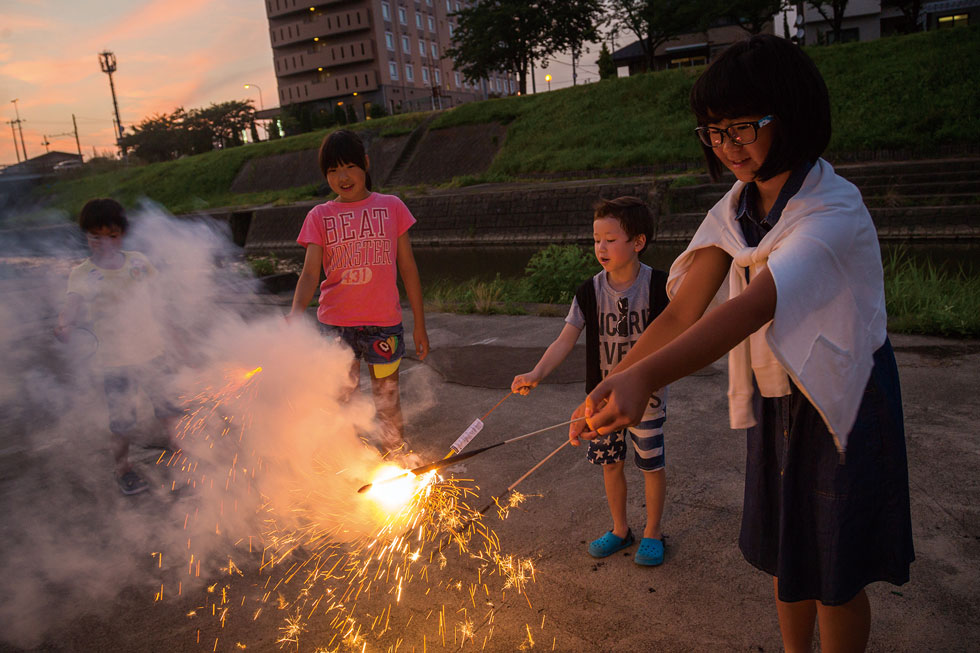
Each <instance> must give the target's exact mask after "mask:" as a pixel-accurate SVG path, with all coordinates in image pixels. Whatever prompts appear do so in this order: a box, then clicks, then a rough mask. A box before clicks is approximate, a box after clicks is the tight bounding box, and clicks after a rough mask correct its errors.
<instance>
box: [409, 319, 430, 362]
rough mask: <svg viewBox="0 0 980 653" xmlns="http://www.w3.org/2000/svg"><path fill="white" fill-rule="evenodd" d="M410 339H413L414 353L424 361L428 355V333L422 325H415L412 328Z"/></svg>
mask: <svg viewBox="0 0 980 653" xmlns="http://www.w3.org/2000/svg"><path fill="white" fill-rule="evenodd" d="M412 339H413V340H414V341H415V355H416V356H418V357H419V360H420V361H424V360H425V357H426V356H428V355H429V333H428V332H427V331H426V330H425V327H424V326H419V325H416V326H415V328H414V329H413V330H412Z"/></svg>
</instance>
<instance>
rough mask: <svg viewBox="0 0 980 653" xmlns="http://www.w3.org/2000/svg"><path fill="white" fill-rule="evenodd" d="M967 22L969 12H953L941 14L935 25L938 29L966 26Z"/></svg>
mask: <svg viewBox="0 0 980 653" xmlns="http://www.w3.org/2000/svg"><path fill="white" fill-rule="evenodd" d="M969 23H970V15H969V14H955V15H953V16H942V17H941V18H940V19H939V21H938V22H937V23H936V27H938V28H940V29H947V28H950V27H966V26H967V25H968V24H969Z"/></svg>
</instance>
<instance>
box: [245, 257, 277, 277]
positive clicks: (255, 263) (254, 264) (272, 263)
mask: <svg viewBox="0 0 980 653" xmlns="http://www.w3.org/2000/svg"><path fill="white" fill-rule="evenodd" d="M278 263H279V259H278V257H277V256H276V255H275V254H269V255H268V256H256V257H253V258H250V259H249V260H248V264H249V266H250V267H251V268H252V272H253V273H254V274H255V276H257V277H267V276H269V275H271V274H275V273H276V271H277V270H278V269H279V265H278Z"/></svg>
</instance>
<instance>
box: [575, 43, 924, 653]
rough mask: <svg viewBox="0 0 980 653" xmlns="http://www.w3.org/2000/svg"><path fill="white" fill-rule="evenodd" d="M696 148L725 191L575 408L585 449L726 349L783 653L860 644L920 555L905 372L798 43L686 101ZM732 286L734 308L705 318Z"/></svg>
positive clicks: (705, 80) (736, 52) (750, 546)
mask: <svg viewBox="0 0 980 653" xmlns="http://www.w3.org/2000/svg"><path fill="white" fill-rule="evenodd" d="M691 107H692V109H693V110H694V113H695V115H696V116H697V121H698V125H699V126H698V128H697V130H696V132H697V136H698V137H699V138H700V140H701V144H702V148H703V150H704V153H705V157H706V159H707V162H708V170H709V172H710V173H711V175H712V177H714V178H717V177H718V176H719V174H720V173H721V172H722V170H723V169H724V168H727V169H728V170H730V171H731V172H732V173H733V174H734V175H735V178H736V182H735V184H734V185H733V186H732V189H731V190H730V191H729V192H728V193H727V194H726V195H725V196H724V197H723V198H722V199H721V200H720V201H719V202H718V203H717V204H716V205H715V206H714V207H713V208H712V209H711V210H710V211H709V212H708V215H707V217H706V218H705V220H704V222H703V223H702V224H701V227H700V228H699V229H698V231H697V233H696V234H695V236H694V239H693V240H692V241H691V243H690V245H689V246H688V248H687V249H686V250H685V252H684V253H683V254H681V255H680V257H679V258H678V259H677V260H676V261H675V262H674V264H673V266H671V270H670V275H669V279H668V282H667V290H668V294H669V295H670V297H671V302H670V304H669V305H668V307H667V308H666V309H665V310H664V312H663V313H662V314H661V315H660V317H658V318H657V319H656V320H655V321H654V322H653V323H652V324H651V325H650V327H649V328H648V329H647V330H646V331H645V332H644V334H643V336H642V337H641V338H640V340H639V342H638V343H637V344H636V346H635V347H634V348H633V349H632V350H631V351H630V352H629V354H628V355H627V356H626V358H625V359H624V361H623V362H622V363H621V364H620V366H619V367H618V368H617V370H616V373H614V374H611V375H610V376H609V377H607V378H606V379H605V380H604V381H603V382H602V383H600V384H599V385H598V386H597V387H596V388H595V389H594V390H593V391H592V392H591V393H590V395H589V397H588V399H587V400H586V403H585V404H584V405H583V406H582V407H580V408H579V410H578V411H576V416H578V415H580V414H583V413H584V414H585V415H586V416H587V417H588V426H586V427H583V426H581V425H580V424H577V425H573V428H572V430H571V431H570V438H572V440H573V441H575V440H577V439H578V437H584V438H586V439H592V438H595V437H596V436H597V435H599V434H605V433H608V432H610V431H613V430H615V429H621V428H623V427H624V426H626V425H629V424H635V423H636V422H637V421H639V419H640V416H641V414H642V412H643V409H644V408H645V402H646V397H648V396H649V394H650V392H651V391H652V390H653V389H655V388H659V387H663V386H665V385H667V384H668V383H671V382H673V381H675V380H677V379H679V378H681V377H683V376H685V375H687V374H690V373H692V372H694V371H696V370H698V369H700V368H701V367H703V366H704V365H707V364H709V363H711V362H712V361H714V360H715V359H717V358H718V357H719V356H721V355H722V354H723V353H725V352H728V353H729V356H728V367H729V391H728V395H729V417H730V422H731V426H732V428H747V429H748V437H747V455H746V479H745V498H744V508H743V514H742V526H741V534H740V536H739V548H740V549H741V550H742V553H743V555H744V557H745V559H746V560H747V561H748V562H749V563H750V564H752V565H753V566H755V567H757V568H758V569H760V570H762V571H764V572H766V573H768V574H769V575H771V576H772V577H773V589H774V594H775V599H776V611H777V615H778V618H779V624H780V629H781V633H782V638H783V644H784V646H785V648H786V650H787V651H809V650H810V646H811V642H812V639H813V634H814V628H815V625H817V624H819V628H820V642H821V646H822V648H823V650H825V651H829V650H834V651H837V650H863V649H864V647H865V646H866V644H867V641H868V637H869V632H870V625H871V608H870V604H869V602H868V597H867V594H866V593H865V590H864V587H865V586H866V585H868V584H869V583H872V582H874V581H888V582H890V583H893V584H895V585H901V584H903V583H905V582H906V581H908V579H909V566H910V564H911V562H912V561H913V559H914V557H915V556H914V553H913V547H912V529H911V519H910V511H909V486H908V464H907V459H906V450H905V432H904V425H903V420H902V401H901V391H900V386H899V379H898V370H897V367H896V365H895V358H894V355H893V353H892V348H891V345H890V343H889V341H888V337H887V334H886V331H885V327H886V318H885V297H884V288H883V282H882V267H881V254H880V251H879V248H878V238H877V233H876V231H875V228H874V224H873V223H872V221H871V216H870V214H869V213H868V211H867V209H866V208H865V206H864V203H863V200H862V198H861V194H860V192H859V191H858V190H857V188H855V187H854V186H853V185H852V184H850V183H849V182H847V181H846V180H844V179H843V178H841V177H839V176H838V175H837V174H836V173H835V172H834V169H833V168H832V167H831V165H830V164H829V163H827V161H825V160H823V159H821V158H820V156H821V154H822V153H823V151H824V149H825V148H826V146H827V143H828V142H829V140H830V131H831V129H830V101H829V98H828V94H827V88H826V86H825V84H824V81H823V79H822V77H821V76H820V73H819V72H818V71H817V68H816V66H814V64H813V62H812V61H811V60H810V59H809V57H807V56H806V55H805V54H804V53H803V52H802V51H801V50H800V49H799V48H798V47H796V46H795V45H793V44H792V43H790V42H789V41H786V40H783V39H780V38H778V37H775V36H771V35H760V36H754V37H752V38H750V39H748V40H746V41H743V42H741V43H737V44H735V45H733V46H732V47H730V48H729V49H728V50H727V51H726V52H724V53H723V54H722V55H721V56H720V57H719V58H718V59H717V60H716V61H715V62H714V63H712V64H711V66H709V68H708V69H707V70H706V71H705V72H704V73H703V74H702V75H701V77H700V79H698V81H697V82H696V83H695V85H694V87H693V89H692V91H691ZM726 276H728V278H729V283H728V288H727V297H728V300H727V301H726V302H725V303H723V304H722V305H720V306H719V307H717V308H716V309H714V310H712V311H710V312H708V313H705V311H706V309H707V307H708V303H709V302H710V301H711V299H712V297H714V295H715V293H716V291H718V290H719V288H720V287H721V285H722V283H723V282H724V280H725V277H726Z"/></svg>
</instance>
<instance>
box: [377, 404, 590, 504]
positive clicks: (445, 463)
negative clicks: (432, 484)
mask: <svg viewBox="0 0 980 653" xmlns="http://www.w3.org/2000/svg"><path fill="white" fill-rule="evenodd" d="M583 419H585V418H584V417H577V418H575V419H570V420H568V421H566V422H561V423H559V424H552V425H551V426H546V427H544V428H543V429H538V430H537V431H531V432H530V433H525V434H524V435H518V436H517V437H515V438H510V439H509V440H504V441H503V442H498V443H496V444H491V445H490V446H487V447H481V448H479V449H474V450H473V451H467V452H466V453H461V454H457V455H455V456H449V457H448V458H443V459H442V460H437V461H436V462H434V463H429V464H428V465H422V466H420V467H416V468H414V469H410V470H408V471H407V472H405V473H404V474H399V475H398V476H395V477H393V478H388V479H385V480H383V481H377V483H387V482H389V481H394V480H395V479H398V478H404V477H406V476H408V475H409V474H414V475H415V476H420V475H422V474H425V473H427V472H431V471H434V470H436V469H442V468H443V467H449V466H450V465H454V464H456V463H457V462H459V461H461V460H465V459H467V458H472V457H473V456H476V455H478V454H481V453H483V452H484V451H489V450H490V449H496V448H497V447H502V446H504V445H505V444H511V443H512V442H517V441H518V440H523V439H524V438H529V437H531V436H532V435H538V434H539V433H544V432H545V431H550V430H552V429H556V428H558V427H560V426H567V425H569V424H572V423H574V422H579V421H581V420H583ZM377 483H368V484H367V485H364V486H362V487H361V488H360V489H358V493H363V492H367V491H368V490H370V489H371V487H372V486H374V485H376V484H377Z"/></svg>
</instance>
